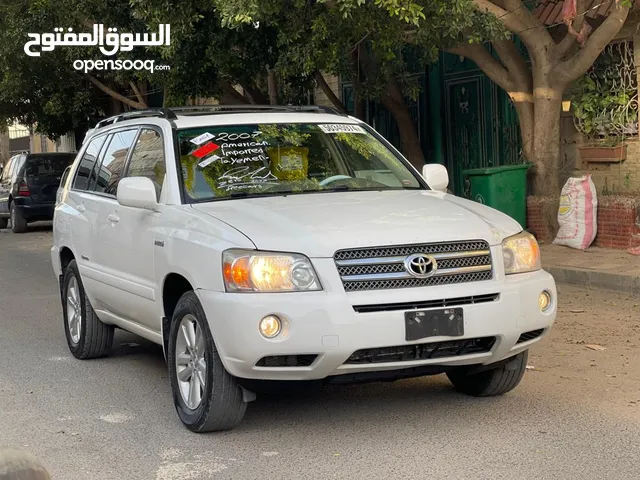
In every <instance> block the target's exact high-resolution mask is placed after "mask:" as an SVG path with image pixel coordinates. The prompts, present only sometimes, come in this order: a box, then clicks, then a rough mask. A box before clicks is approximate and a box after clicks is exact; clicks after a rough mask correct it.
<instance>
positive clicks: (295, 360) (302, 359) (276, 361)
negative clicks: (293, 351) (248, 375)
mask: <svg viewBox="0 0 640 480" xmlns="http://www.w3.org/2000/svg"><path fill="white" fill-rule="evenodd" d="M316 358H318V355H274V356H269V357H262V358H261V359H260V360H258V363H256V367H308V366H310V365H311V364H312V363H313V362H315V360H316Z"/></svg>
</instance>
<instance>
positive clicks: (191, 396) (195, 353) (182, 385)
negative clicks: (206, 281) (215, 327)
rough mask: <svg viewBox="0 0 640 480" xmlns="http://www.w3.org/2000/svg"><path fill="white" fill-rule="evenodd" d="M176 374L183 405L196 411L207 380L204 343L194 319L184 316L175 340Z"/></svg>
mask: <svg viewBox="0 0 640 480" xmlns="http://www.w3.org/2000/svg"><path fill="white" fill-rule="evenodd" d="M175 348H176V351H175V359H176V362H175V363H176V364H175V368H176V374H177V378H178V387H179V390H180V395H181V396H182V400H183V401H184V403H185V405H186V406H187V407H188V408H189V409H191V410H196V409H197V408H198V407H199V406H200V404H201V403H202V398H203V396H204V392H205V387H206V380H207V362H206V358H205V354H206V343H205V338H204V335H203V334H202V329H201V328H200V326H199V325H198V322H197V321H196V318H195V317H194V316H193V315H191V314H188V315H185V316H184V317H183V318H182V320H181V321H180V327H179V329H178V336H177V338H176V347H175Z"/></svg>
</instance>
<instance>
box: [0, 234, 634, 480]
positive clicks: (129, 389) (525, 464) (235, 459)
mask: <svg viewBox="0 0 640 480" xmlns="http://www.w3.org/2000/svg"><path fill="white" fill-rule="evenodd" d="M50 244H51V231H50V228H49V227H46V226H45V227H35V228H34V227H31V228H30V231H29V232H28V233H26V234H24V235H15V234H12V233H10V232H8V231H6V230H2V231H0V328H1V331H0V445H2V444H4V445H10V446H18V447H24V448H26V449H28V450H29V451H31V452H32V453H34V454H36V455H37V456H39V457H40V458H41V459H42V461H43V462H44V463H45V465H46V466H47V468H48V469H49V471H50V472H51V474H52V478H53V479H59V480H75V479H79V480H80V479H82V480H87V479H91V480H102V479H116V480H118V479H127V480H133V479H152V480H153V479H156V480H187V479H188V480H198V479H234V480H235V479H295V480H301V479H327V478H339V479H369V480H370V479H387V478H388V479H396V478H420V479H428V478H434V479H436V478H437V479H445V478H450V479H522V478H527V479H550V478H559V479H602V478H616V479H622V478H637V476H638V469H639V467H640V455H639V454H638V445H640V365H638V362H637V359H638V358H639V357H638V355H639V354H640V314H639V312H640V307H639V306H638V304H639V303H640V299H635V300H634V299H631V298H629V297H624V296H619V295H615V294H608V293H598V292H593V291H592V292H585V291H582V290H579V289H575V288H562V289H561V294H562V302H563V306H562V312H561V314H560V315H559V318H558V321H557V324H556V328H555V330H554V332H553V335H552V336H551V337H549V338H547V340H546V341H545V342H544V344H543V345H540V346H538V347H536V348H535V350H534V351H533V352H532V353H533V354H532V356H531V357H530V359H529V364H530V365H531V366H532V367H533V368H532V369H531V370H530V371H528V372H527V374H526V375H525V379H524V381H523V383H522V385H521V386H520V387H519V388H518V389H516V390H515V391H514V392H512V393H511V394H508V395H506V396H504V397H502V398H493V399H470V398H466V397H464V396H461V395H459V394H456V393H455V392H453V390H452V388H451V387H450V385H449V384H448V382H447V381H446V378H444V377H435V378H426V379H418V380H411V381H402V382H397V383H395V384H372V385H364V386H363V385H360V386H351V387H331V388H329V389H326V390H324V391H320V392H315V393H308V394H306V395H305V394H301V393H298V394H293V395H290V396H287V397H284V398H264V399H263V398H259V399H258V401H256V402H254V403H252V404H250V405H249V408H248V410H247V415H246V417H245V419H244V422H243V423H242V425H241V426H240V427H239V428H237V429H236V430H234V431H232V432H228V433H223V434H208V435H197V434H193V433H190V432H188V431H187V430H186V429H185V428H184V427H183V426H182V425H181V424H180V422H179V420H178V418H177V416H176V414H175V412H174V409H173V404H172V401H171V395H170V389H169V382H168V380H167V372H166V367H165V363H164V360H163V357H162V351H161V349H160V348H158V347H155V346H153V345H151V344H149V343H148V342H146V341H144V340H142V339H140V338H138V337H135V336H133V335H130V334H125V333H122V332H118V333H116V340H115V343H114V352H113V354H112V355H111V356H110V357H109V358H106V359H101V360H94V361H86V362H81V361H78V360H75V359H73V358H72V357H71V355H70V353H69V351H68V350H67V346H66V342H65V339H64V332H63V329H62V319H61V308H60V301H59V296H58V292H57V287H56V282H55V278H54V276H53V272H52V269H51V265H50V260H49V246H50ZM592 344H595V345H596V346H595V347H593V346H591V345H592ZM598 345H599V346H603V347H604V348H605V349H604V350H599V349H598ZM592 348H596V350H593V349H592Z"/></svg>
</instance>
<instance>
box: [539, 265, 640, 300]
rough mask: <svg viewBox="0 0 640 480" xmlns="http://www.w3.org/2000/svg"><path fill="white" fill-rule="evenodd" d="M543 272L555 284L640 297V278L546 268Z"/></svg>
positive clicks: (580, 270)
mask: <svg viewBox="0 0 640 480" xmlns="http://www.w3.org/2000/svg"><path fill="white" fill-rule="evenodd" d="M545 270H547V271H548V272H549V273H550V274H551V275H552V276H553V278H554V279H555V280H556V282H557V283H564V284H566V285H576V286H579V287H583V288H588V289H591V290H606V291H613V292H617V293H627V294H629V295H634V296H638V297H640V277H634V276H631V275H618V274H615V273H605V272H595V271H592V270H582V269H578V268H563V267H547V268H545Z"/></svg>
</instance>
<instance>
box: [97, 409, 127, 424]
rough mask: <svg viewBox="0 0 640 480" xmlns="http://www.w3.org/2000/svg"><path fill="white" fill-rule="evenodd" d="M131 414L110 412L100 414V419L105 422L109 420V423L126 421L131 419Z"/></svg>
mask: <svg viewBox="0 0 640 480" xmlns="http://www.w3.org/2000/svg"><path fill="white" fill-rule="evenodd" d="M131 418H133V417H131V416H130V415H127V414H125V413H118V412H116V413H108V414H106V415H100V420H102V421H103V422H107V423H125V422H127V421H129V420H131Z"/></svg>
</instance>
